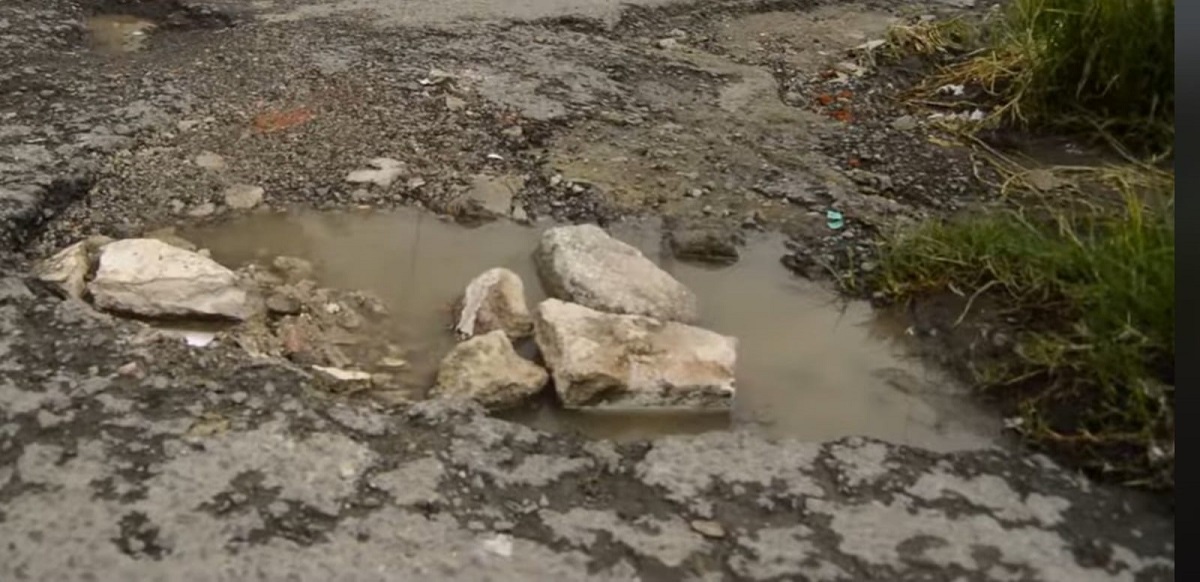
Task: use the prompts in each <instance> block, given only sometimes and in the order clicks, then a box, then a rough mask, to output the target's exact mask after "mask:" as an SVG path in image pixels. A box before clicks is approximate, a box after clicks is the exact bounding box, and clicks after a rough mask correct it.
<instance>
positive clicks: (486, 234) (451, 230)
mask: <svg viewBox="0 0 1200 582" xmlns="http://www.w3.org/2000/svg"><path fill="white" fill-rule="evenodd" d="M609 230H610V232H611V233H612V234H613V235H614V236H615V237H617V238H619V239H621V240H624V241H625V242H627V243H629V244H632V245H634V246H636V247H638V248H639V249H641V250H642V251H643V252H644V253H645V254H646V256H647V257H650V258H651V259H652V260H654V262H656V263H658V264H659V265H660V266H661V267H662V268H663V269H664V270H666V271H668V272H669V273H671V274H672V275H673V276H674V277H675V278H677V279H678V280H680V281H681V282H682V283H684V284H685V285H687V286H688V287H690V288H691V289H692V290H693V291H694V292H695V293H696V295H697V296H698V298H699V301H700V305H701V311H702V318H701V321H700V322H699V325H700V326H701V327H704V328H707V329H710V330H713V331H716V332H718V333H721V334H726V335H730V336H734V337H736V338H738V359H737V368H736V375H737V396H736V398H735V400H734V403H733V407H732V411H731V412H730V413H712V412H704V413H690V412H679V411H671V412H652V411H647V412H629V411H606V412H599V411H580V410H575V411H566V410H563V409H562V408H561V407H559V406H558V405H557V404H556V402H555V397H554V396H553V394H552V392H553V391H552V390H547V391H546V392H545V393H543V394H544V397H541V398H538V399H535V400H534V401H532V402H529V403H528V404H527V405H526V406H524V407H522V408H520V409H517V410H515V411H511V412H508V413H505V414H504V416H507V417H508V418H510V419H513V420H516V421H519V422H523V423H527V424H530V425H533V426H537V427H540V428H543V429H548V430H552V431H578V432H582V433H584V434H585V435H588V436H591V437H597V438H608V439H614V440H628V439H639V438H647V437H653V436H658V435H663V434H671V433H697V432H704V431H709V430H724V429H730V428H751V429H754V430H763V431H766V432H768V433H770V434H772V435H778V436H792V437H798V438H802V439H806V440H814V441H816V440H828V439H833V438H838V437H841V436H847V435H864V436H871V437H877V438H882V439H886V440H889V441H892V442H898V443H906V444H912V445H917V446H922V447H926V448H931V449H935V450H959V449H971V448H978V447H983V446H988V445H991V444H993V443H995V442H996V441H997V439H998V435H999V434H1000V430H1001V427H1000V422H999V420H998V419H997V418H995V417H994V416H993V415H990V414H988V413H985V412H983V411H982V410H981V409H980V408H978V407H976V406H975V405H974V404H973V403H972V401H971V399H970V397H969V395H968V394H966V393H965V391H964V390H963V389H962V387H960V386H958V385H956V384H955V383H954V382H952V381H951V380H949V379H948V378H947V377H946V376H945V375H943V374H941V373H939V372H937V371H935V370H931V369H928V368H926V367H924V366H922V365H921V364H919V363H918V362H916V361H915V360H914V359H913V358H911V357H909V355H908V352H907V350H906V347H905V344H904V341H903V330H902V329H901V328H902V326H900V325H898V324H897V323H896V321H894V320H890V319H889V318H887V317H882V316H880V315H879V314H876V313H875V312H873V311H872V309H871V307H870V306H869V305H867V304H865V303H860V302H849V303H846V302H844V301H842V300H840V299H838V298H837V297H836V295H834V294H833V293H832V292H830V291H828V290H826V289H824V288H822V287H820V286H818V285H816V284H813V283H810V282H808V281H805V280H802V279H798V278H796V277H794V276H793V275H791V274H789V273H788V272H787V271H786V270H785V269H784V267H783V266H782V265H780V263H779V257H780V256H781V255H782V254H783V252H784V250H783V245H782V241H781V240H779V239H778V238H775V237H772V236H769V235H762V236H759V237H755V238H752V239H751V240H750V241H748V244H747V245H746V247H745V248H743V250H742V253H741V254H742V256H741V259H740V260H739V261H738V262H737V263H735V264H733V265H732V266H728V267H724V268H712V267H704V266H697V265H694V264H689V263H683V262H677V261H675V260H673V259H672V258H671V256H670V254H669V253H668V252H666V251H664V250H663V249H662V247H663V245H662V244H661V240H662V237H661V232H660V231H659V230H658V229H657V228H656V227H654V226H652V225H645V224H624V225H618V226H615V227H612V228H610V229H609ZM539 234H540V229H539V228H536V227H535V228H530V227H523V226H520V225H517V224H513V223H509V222H504V221H500V222H494V223H490V224H487V225H484V226H481V227H478V228H474V229H467V228H464V227H461V226H458V225H456V224H453V223H449V222H445V221H442V220H440V219H439V218H437V217H435V216H432V215H427V214H422V213H419V212H415V211H398V212H388V213H377V212H371V213H357V212H346V213H300V214H254V215H247V216H244V217H241V218H238V219H235V220H232V221H229V222H225V223H222V224H217V225H210V226H204V227H199V228H194V229H190V230H187V231H184V232H181V235H182V236H183V237H184V238H186V239H187V240H189V241H191V242H193V243H195V244H197V245H199V246H201V247H203V248H206V249H209V251H211V253H212V257H213V258H214V259H216V260H217V261H218V262H220V263H222V264H224V265H226V266H229V267H231V268H239V267H243V266H246V265H250V264H263V263H269V262H270V261H271V260H272V257H277V256H294V257H300V258H302V259H305V260H307V261H310V262H311V263H312V264H313V266H314V268H315V279H316V280H317V282H318V284H319V285H320V286H321V287H325V288H333V289H344V290H362V291H365V292H368V293H370V294H372V295H373V296H375V297H378V298H379V299H380V300H381V301H382V302H383V303H384V305H385V306H386V307H387V309H388V311H389V314H390V315H389V316H388V317H387V319H386V321H381V322H376V323H378V325H375V326H372V327H370V331H369V333H372V334H377V337H374V338H372V340H371V341H372V342H374V343H377V344H379V345H380V346H394V347H399V348H400V350H399V351H400V352H401V353H399V354H396V357H401V356H402V357H403V359H404V361H405V362H406V366H405V374H404V375H403V381H405V382H408V383H409V384H410V386H408V388H409V389H410V390H411V392H412V393H413V394H414V395H418V396H419V395H421V394H423V393H424V392H425V391H426V390H427V389H428V388H429V387H431V386H432V384H433V383H434V377H435V375H436V372H437V369H438V365H439V363H440V361H441V359H442V358H443V357H444V356H445V354H446V353H448V352H449V350H450V349H451V348H452V347H454V345H455V344H456V342H457V339H456V338H455V336H454V334H453V333H452V331H451V324H452V320H453V315H452V306H453V302H454V301H455V299H456V298H457V297H460V296H461V295H462V292H463V289H464V287H465V286H466V284H467V283H468V282H469V281H471V280H472V279H473V278H474V277H476V276H477V275H479V274H480V273H481V272H483V271H486V270H488V269H491V268H494V267H505V268H508V269H510V270H512V271H513V272H515V273H517V274H518V275H520V276H521V278H522V279H523V280H524V282H525V293H526V298H527V300H528V301H529V303H530V305H531V306H533V305H536V304H537V303H538V302H540V301H541V300H542V299H544V298H545V296H546V295H545V292H544V291H543V290H542V288H541V286H540V284H539V280H538V276H537V272H536V268H535V266H534V262H533V258H532V254H533V250H534V249H535V248H536V246H537V242H538V237H539ZM364 329H366V328H364ZM517 347H518V351H520V352H521V353H522V354H523V355H526V356H527V357H535V356H536V352H537V347H536V345H533V341H532V340H526V341H525V343H524V344H519V345H518V346H517Z"/></svg>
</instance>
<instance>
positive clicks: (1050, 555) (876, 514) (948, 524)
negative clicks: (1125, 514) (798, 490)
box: [809, 501, 1146, 582]
mask: <svg viewBox="0 0 1200 582" xmlns="http://www.w3.org/2000/svg"><path fill="white" fill-rule="evenodd" d="M809 508H810V509H812V510H813V511H815V512H817V513H822V514H826V515H828V516H830V517H831V518H832V521H831V523H830V529H831V530H832V531H833V532H834V533H835V534H837V535H838V536H840V537H841V543H840V546H839V549H840V550H841V551H842V552H843V553H845V554H847V555H850V556H853V557H855V558H857V559H859V560H862V561H863V562H866V563H868V564H872V565H875V566H885V567H891V568H895V569H897V570H902V569H907V567H911V566H913V565H916V564H927V565H934V566H938V567H942V568H947V567H951V566H958V567H961V568H964V569H966V570H969V571H972V572H978V573H980V574H982V575H986V573H987V572H988V571H989V570H990V569H991V566H992V564H991V560H986V561H982V560H980V559H979V552H980V550H981V549H987V550H988V551H989V552H990V553H992V554H995V555H998V556H999V561H1000V562H1001V563H1003V564H1005V565H1007V566H1011V567H1017V568H1027V569H1028V571H1029V572H1032V573H1034V575H1035V576H1034V579H1036V580H1042V581H1045V582H1134V580H1135V579H1136V575H1137V573H1138V572H1139V571H1141V570H1142V569H1144V568H1145V567H1146V564H1144V563H1143V562H1142V561H1141V560H1138V559H1136V558H1134V559H1133V561H1132V562H1130V561H1124V560H1116V559H1114V560H1112V562H1111V563H1110V564H1109V565H1108V568H1107V569H1102V568H1093V567H1086V566H1083V565H1080V564H1079V563H1078V561H1077V560H1076V558H1075V556H1074V554H1073V553H1072V551H1071V546H1070V545H1069V544H1068V542H1067V541H1066V540H1065V539H1063V537H1062V536H1061V535H1059V534H1058V533H1056V532H1054V531H1051V530H1046V529H1041V528H1037V527H1011V528H1010V527H1006V526H1004V525H1003V524H1001V523H1000V522H999V521H997V520H996V518H995V517H993V516H991V515H987V514H977V515H971V516H966V517H961V518H951V517H950V516H948V515H946V514H945V513H942V512H940V511H937V510H931V509H916V510H911V509H909V508H908V507H906V506H905V505H904V504H901V503H893V504H888V505H885V504H883V503H879V502H869V503H864V504H860V505H834V504H830V503H826V502H823V501H814V502H812V503H810V504H809ZM921 539H926V540H932V541H933V543H924V542H922V543H920V544H910V546H915V549H913V547H908V548H907V550H908V551H905V547H906V546H905V544H906V543H910V542H911V541H912V540H921Z"/></svg>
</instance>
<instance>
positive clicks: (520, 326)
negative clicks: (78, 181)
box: [454, 268, 533, 339]
mask: <svg viewBox="0 0 1200 582" xmlns="http://www.w3.org/2000/svg"><path fill="white" fill-rule="evenodd" d="M497 329H499V330H503V331H504V332H505V333H506V334H508V337H509V338H512V339H519V338H523V337H528V336H530V335H531V334H533V317H532V316H530V315H529V307H528V306H526V305H525V283H524V282H522V281H521V277H520V276H518V275H517V274H516V273H514V272H512V271H510V270H508V269H504V268H495V269H489V270H487V271H484V272H483V273H482V274H480V275H479V276H478V277H475V279H473V280H472V281H471V282H470V283H469V284H468V285H467V290H466V293H464V295H463V300H462V306H461V309H459V312H458V321H457V322H456V323H455V325H454V331H455V332H457V333H458V335H459V337H463V338H469V337H473V336H477V335H483V334H485V333H488V332H491V331H494V330H497Z"/></svg>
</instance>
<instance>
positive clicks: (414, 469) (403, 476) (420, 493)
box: [370, 457, 446, 506]
mask: <svg viewBox="0 0 1200 582" xmlns="http://www.w3.org/2000/svg"><path fill="white" fill-rule="evenodd" d="M445 472H446V469H445V467H444V466H443V465H442V462H441V461H439V460H437V459H436V458H434V457H425V458H422V459H418V460H416V461H410V462H408V463H404V464H403V465H400V466H399V467H397V468H396V469H393V470H391V471H387V472H384V473H380V474H378V475H375V476H374V477H371V480H370V482H371V486H372V487H375V488H377V489H380V490H383V491H386V492H387V493H388V494H389V495H391V496H392V500H393V501H395V502H396V504H397V505H401V506H405V505H416V504H424V503H436V502H437V501H439V500H440V499H441V498H442V494H441V492H440V486H441V480H442V475H443V474H445Z"/></svg>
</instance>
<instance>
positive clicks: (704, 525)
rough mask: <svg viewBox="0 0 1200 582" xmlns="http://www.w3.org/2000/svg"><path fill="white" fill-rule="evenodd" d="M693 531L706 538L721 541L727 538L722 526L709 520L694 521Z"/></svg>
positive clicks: (692, 524)
mask: <svg viewBox="0 0 1200 582" xmlns="http://www.w3.org/2000/svg"><path fill="white" fill-rule="evenodd" d="M691 526H692V529H694V530H696V532H697V533H699V534H700V535H702V536H704V537H706V538H714V539H719V538H723V537H725V528H723V527H721V524H719V523H717V522H715V521H712V520H707V519H693V520H692V522H691Z"/></svg>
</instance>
